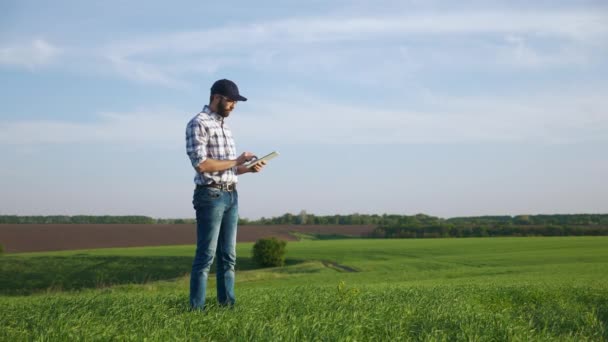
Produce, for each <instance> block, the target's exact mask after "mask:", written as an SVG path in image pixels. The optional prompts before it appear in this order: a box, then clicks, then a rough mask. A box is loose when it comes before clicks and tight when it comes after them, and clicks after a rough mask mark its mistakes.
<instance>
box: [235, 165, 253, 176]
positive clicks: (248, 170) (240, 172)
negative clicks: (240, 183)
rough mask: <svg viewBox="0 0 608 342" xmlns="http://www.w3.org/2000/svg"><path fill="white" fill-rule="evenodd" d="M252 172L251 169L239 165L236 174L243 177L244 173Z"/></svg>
mask: <svg viewBox="0 0 608 342" xmlns="http://www.w3.org/2000/svg"><path fill="white" fill-rule="evenodd" d="M247 172H251V169H250V168H248V167H247V166H245V165H239V166H237V167H236V174H237V175H242V174H243V173H247Z"/></svg>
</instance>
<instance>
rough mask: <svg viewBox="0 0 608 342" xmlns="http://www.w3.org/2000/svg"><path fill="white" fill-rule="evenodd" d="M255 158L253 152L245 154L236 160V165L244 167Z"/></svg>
mask: <svg viewBox="0 0 608 342" xmlns="http://www.w3.org/2000/svg"><path fill="white" fill-rule="evenodd" d="M254 157H255V155H254V154H253V153H251V152H243V153H242V154H241V155H240V156H239V157H238V158H236V165H243V164H245V163H246V162H248V161H250V160H251V159H253V158H254Z"/></svg>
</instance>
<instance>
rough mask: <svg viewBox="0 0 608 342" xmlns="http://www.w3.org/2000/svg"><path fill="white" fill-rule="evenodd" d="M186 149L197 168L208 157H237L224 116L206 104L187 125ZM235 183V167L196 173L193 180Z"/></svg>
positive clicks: (198, 182) (202, 182)
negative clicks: (214, 111) (212, 110)
mask: <svg viewBox="0 0 608 342" xmlns="http://www.w3.org/2000/svg"><path fill="white" fill-rule="evenodd" d="M186 152H187V153H188V157H190V161H191V162H192V166H193V167H196V166H198V165H199V164H200V163H202V162H203V161H205V160H206V159H207V158H211V159H216V160H225V159H236V147H235V145H234V139H233V138H232V132H231V131H230V128H228V126H227V125H226V123H224V118H222V116H221V115H219V114H217V113H213V112H211V110H210V109H209V107H208V106H205V108H203V110H202V111H201V112H200V113H198V114H197V115H196V116H195V117H194V118H192V120H190V122H188V126H186ZM236 182H237V176H236V167H233V168H230V169H227V170H224V171H216V172H203V173H198V172H197V173H196V175H195V176H194V183H195V184H199V185H204V184H210V183H218V184H231V183H236Z"/></svg>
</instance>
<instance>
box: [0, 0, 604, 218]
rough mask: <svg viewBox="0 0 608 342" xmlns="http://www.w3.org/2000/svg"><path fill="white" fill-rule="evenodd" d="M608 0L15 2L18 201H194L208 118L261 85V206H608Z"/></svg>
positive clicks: (3, 32)
mask: <svg viewBox="0 0 608 342" xmlns="http://www.w3.org/2000/svg"><path fill="white" fill-rule="evenodd" d="M607 56H608V3H607V2H606V1H575V0H572V1H563V0H562V1H560V0H557V1H544V0H540V1H534V2H530V1H518V0H515V1H492V0H490V1H458V2H455V1H433V0H425V1H422V0H410V1H407V0H402V1H358V0H353V1H342V0H336V1H317V0H311V1H293V0H287V1H264V0H263V1H255V2H252V1H234V2H229V3H226V2H217V3H210V2H205V1H173V2H166V1H164V2H161V1H128V2H125V1H114V0H109V1H103V2H90V1H76V0H73V1H65V0H57V1H53V2H52V4H51V3H50V2H47V1H29V0H19V1H17V0H3V1H0V103H1V106H0V215H15V214H17V215H147V216H151V217H156V218H193V217H194V210H193V208H192V192H193V189H194V183H193V178H194V170H193V168H192V166H191V164H190V162H189V159H188V157H187V155H186V150H185V127H186V124H187V122H188V121H189V120H190V119H191V118H192V117H193V116H194V115H196V114H197V113H198V112H200V110H201V109H202V107H203V106H204V105H205V104H207V102H208V100H209V88H210V87H211V84H212V83H213V82H214V81H215V80H217V79H222V78H228V79H231V80H233V81H235V82H236V83H237V84H238V86H239V89H240V91H241V94H243V95H244V96H246V97H248V99H249V101H247V102H241V103H238V105H237V108H236V109H235V111H233V112H232V114H231V115H230V117H229V118H228V119H227V124H228V125H229V126H230V127H231V129H232V131H233V134H234V136H235V138H236V145H237V149H238V151H239V152H245V151H249V152H253V153H255V154H257V155H265V154H267V153H269V152H271V151H278V152H279V153H280V156H279V157H277V158H275V159H273V160H272V161H271V162H270V163H269V164H268V165H267V167H266V168H265V169H264V170H263V172H261V173H259V174H246V175H242V176H240V177H239V187H238V189H239V208H240V216H241V217H244V218H249V219H257V218H260V217H272V216H279V215H282V214H284V213H288V212H289V213H299V212H300V211H301V210H306V211H307V212H308V213H313V214H317V215H333V214H352V213H360V214H384V213H388V214H401V215H414V214H418V213H424V214H427V215H433V216H439V217H444V218H448V217H457V216H480V215H518V214H556V213H561V214H574V213H608V177H607V175H608V152H607V151H608V96H606V94H608V58H607Z"/></svg>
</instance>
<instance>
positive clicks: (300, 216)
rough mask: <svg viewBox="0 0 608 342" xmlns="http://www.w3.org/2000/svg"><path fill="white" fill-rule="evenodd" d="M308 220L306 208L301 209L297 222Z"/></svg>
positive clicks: (303, 222) (304, 222)
mask: <svg viewBox="0 0 608 342" xmlns="http://www.w3.org/2000/svg"><path fill="white" fill-rule="evenodd" d="M307 221H308V215H307V214H306V210H302V211H300V215H298V220H297V221H296V223H297V224H306V222H307Z"/></svg>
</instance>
